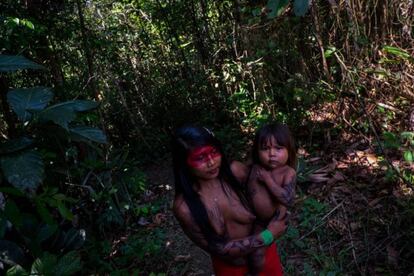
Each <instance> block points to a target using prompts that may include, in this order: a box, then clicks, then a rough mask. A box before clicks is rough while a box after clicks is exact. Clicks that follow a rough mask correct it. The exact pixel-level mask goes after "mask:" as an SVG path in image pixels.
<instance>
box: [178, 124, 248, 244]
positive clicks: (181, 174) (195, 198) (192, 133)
mask: <svg viewBox="0 0 414 276" xmlns="http://www.w3.org/2000/svg"><path fill="white" fill-rule="evenodd" d="M206 145H211V146H214V147H215V148H217V150H218V151H219V152H220V153H221V156H222V157H221V166H220V170H219V176H218V178H219V179H220V180H221V184H222V189H223V192H224V193H225V194H226V195H228V193H227V191H226V189H228V188H227V187H225V186H224V184H223V180H224V181H225V182H226V183H227V184H228V185H229V187H230V188H231V189H232V190H233V191H234V192H235V193H236V194H237V195H238V196H239V198H240V200H241V202H242V204H243V205H245V206H248V205H247V200H246V191H245V188H244V186H243V185H242V184H241V183H240V182H239V181H238V180H237V179H236V177H235V176H234V175H233V173H232V171H231V169H230V165H229V162H228V161H227V159H226V157H225V155H224V152H223V149H222V146H221V144H220V142H219V140H218V139H217V138H216V137H214V135H213V134H212V132H211V131H210V130H208V129H206V128H204V127H197V126H192V125H188V126H184V127H180V128H178V129H177V130H176V131H175V133H174V135H173V139H172V144H171V146H172V157H173V170H174V178H175V193H176V195H183V197H184V201H185V202H186V204H187V206H188V207H189V209H190V211H191V215H192V217H193V219H194V221H195V222H196V223H197V224H198V226H199V227H200V229H201V231H202V232H203V234H204V235H205V237H206V239H207V240H208V241H222V240H223V239H224V237H219V236H218V235H216V234H215V232H214V230H213V228H212V227H211V225H210V222H209V220H208V215H207V210H206V208H205V206H204V204H203V203H202V202H201V200H200V197H199V195H198V193H197V192H196V191H195V189H194V184H195V183H196V179H195V178H194V177H193V176H192V174H191V173H190V170H189V167H188V165H187V156H188V154H189V153H190V151H191V150H193V149H195V148H197V147H200V146H206Z"/></svg>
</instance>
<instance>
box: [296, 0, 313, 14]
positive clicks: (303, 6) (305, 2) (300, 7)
mask: <svg viewBox="0 0 414 276" xmlns="http://www.w3.org/2000/svg"><path fill="white" fill-rule="evenodd" d="M309 6H310V0H294V1H293V12H294V13H295V15H296V16H304V15H305V14H306V13H307V11H308V10H309Z"/></svg>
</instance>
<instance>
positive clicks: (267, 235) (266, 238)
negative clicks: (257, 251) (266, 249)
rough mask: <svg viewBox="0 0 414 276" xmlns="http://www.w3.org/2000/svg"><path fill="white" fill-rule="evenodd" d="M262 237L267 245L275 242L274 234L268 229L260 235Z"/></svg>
mask: <svg viewBox="0 0 414 276" xmlns="http://www.w3.org/2000/svg"><path fill="white" fill-rule="evenodd" d="M260 237H262V240H263V242H264V244H265V245H269V244H272V242H273V234H272V232H270V231H269V230H267V229H266V230H264V231H262V232H261V233H260Z"/></svg>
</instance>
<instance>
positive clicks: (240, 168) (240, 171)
mask: <svg viewBox="0 0 414 276" xmlns="http://www.w3.org/2000/svg"><path fill="white" fill-rule="evenodd" d="M230 168H231V171H232V173H233V174H234V176H235V177H236V178H237V180H239V181H240V182H242V183H243V182H245V180H246V178H247V174H248V170H249V168H248V167H247V166H246V165H245V164H243V163H242V162H240V161H233V162H231V164H230Z"/></svg>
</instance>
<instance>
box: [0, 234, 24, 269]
mask: <svg viewBox="0 0 414 276" xmlns="http://www.w3.org/2000/svg"><path fill="white" fill-rule="evenodd" d="M0 261H1V262H3V263H6V264H8V265H16V264H20V265H22V264H24V263H25V262H26V259H25V256H24V251H23V249H21V248H20V246H18V245H17V244H15V243H14V242H11V241H6V240H0Z"/></svg>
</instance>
